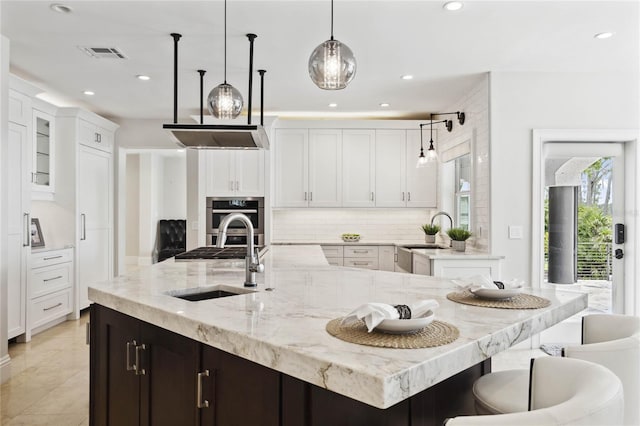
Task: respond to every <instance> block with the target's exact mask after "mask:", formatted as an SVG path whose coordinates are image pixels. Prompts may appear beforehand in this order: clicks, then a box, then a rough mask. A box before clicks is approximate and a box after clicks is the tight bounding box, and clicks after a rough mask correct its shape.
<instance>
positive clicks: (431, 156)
mask: <svg viewBox="0 0 640 426" xmlns="http://www.w3.org/2000/svg"><path fill="white" fill-rule="evenodd" d="M450 114H456V115H457V117H458V123H460V125H461V126H462V125H463V124H464V121H465V115H464V112H460V111H457V112H441V113H437V114H431V115H430V117H429V122H428V123H423V124H420V155H418V162H417V163H416V167H418V168H419V167H425V166H426V165H427V163H432V162H435V161H438V153H437V152H436V149H435V148H434V146H433V125H434V124H439V123H444V125H445V128H446V129H447V131H449V132H451V130H453V120H440V121H433V116H434V115H450ZM426 125H429V135H430V138H429V148H428V149H427V153H426V155H425V153H424V146H423V142H422V127H423V126H426Z"/></svg>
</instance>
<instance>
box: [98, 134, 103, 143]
mask: <svg viewBox="0 0 640 426" xmlns="http://www.w3.org/2000/svg"><path fill="white" fill-rule="evenodd" d="M98 143H102V134H100V133H98Z"/></svg>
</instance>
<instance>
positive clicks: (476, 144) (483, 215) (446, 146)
mask: <svg viewBox="0 0 640 426" xmlns="http://www.w3.org/2000/svg"><path fill="white" fill-rule="evenodd" d="M455 111H462V112H464V113H465V116H466V118H465V123H464V125H460V124H459V123H458V120H457V118H456V116H455V115H442V116H436V117H435V118H437V119H451V120H453V131H452V132H450V133H449V132H447V131H446V130H445V129H443V128H442V125H438V128H439V129H440V130H439V131H438V153H439V154H440V157H441V158H442V157H443V156H442V153H443V152H444V151H447V150H454V149H455V148H454V147H459V146H460V144H463V143H465V142H466V141H471V154H472V155H471V164H472V166H471V167H472V170H473V179H472V182H471V209H472V210H471V232H472V233H473V237H472V239H471V240H470V241H471V242H472V244H473V245H474V246H475V247H476V248H478V249H480V250H491V252H492V253H494V254H502V253H499V252H496V251H495V250H493V248H492V246H491V240H490V235H491V222H490V216H491V214H490V213H491V212H490V200H491V194H490V185H489V182H490V175H491V161H490V152H489V140H490V133H489V130H490V129H489V75H488V74H487V75H486V76H485V78H483V79H482V81H481V82H480V83H478V84H477V85H476V86H474V87H473V88H472V89H471V90H470V91H469V93H467V94H466V95H465V96H464V97H463V98H462V99H460V100H459V101H458V102H455V103H454V104H453V105H450V106H448V107H447V108H445V110H443V112H455ZM443 178H444V176H443ZM448 178H451V176H448ZM447 196H448V195H447V194H443V197H447ZM445 204H447V203H444V202H442V203H441V205H442V206H443V208H444V205H445ZM448 213H450V214H451V215H452V216H453V213H454V212H453V211H448Z"/></svg>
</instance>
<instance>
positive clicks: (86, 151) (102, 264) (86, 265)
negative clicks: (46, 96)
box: [56, 108, 118, 316]
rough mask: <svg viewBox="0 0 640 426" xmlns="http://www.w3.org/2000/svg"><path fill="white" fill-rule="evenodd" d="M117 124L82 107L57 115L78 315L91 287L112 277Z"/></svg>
mask: <svg viewBox="0 0 640 426" xmlns="http://www.w3.org/2000/svg"><path fill="white" fill-rule="evenodd" d="M117 127H118V126H117V125H116V124H114V123H112V122H110V121H108V120H106V119H104V118H102V117H100V116H98V115H95V114H93V113H90V112H88V111H84V110H81V109H78V108H61V109H59V110H58V113H57V116H56V128H57V130H56V136H57V138H56V152H57V153H58V154H59V155H58V156H57V160H56V162H57V170H58V173H57V175H58V178H57V189H56V201H57V202H58V203H59V204H61V205H62V207H63V208H65V209H67V210H69V211H71V212H73V214H72V215H71V223H70V224H68V225H70V228H71V232H72V233H73V235H72V237H71V243H72V244H73V245H75V247H76V250H75V253H74V263H75V276H74V281H73V282H74V283H75V286H74V288H73V291H72V293H71V295H72V296H73V297H72V300H73V301H74V303H73V306H74V309H73V312H74V315H76V316H77V315H78V313H79V310H80V309H84V308H86V307H88V306H89V299H88V294H87V289H88V287H89V286H90V285H91V284H92V283H96V282H101V281H106V280H109V279H111V278H112V277H113V271H114V243H113V210H114V207H113V206H114V204H113V191H114V188H113V173H114V171H113V154H112V151H113V145H114V143H115V139H114V133H115V130H116V129H117ZM60 154H62V155H60ZM62 297H63V296H62V295H60V298H62ZM58 302H61V300H58V301H57V302H56V303H58Z"/></svg>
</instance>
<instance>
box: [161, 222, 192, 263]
mask: <svg viewBox="0 0 640 426" xmlns="http://www.w3.org/2000/svg"><path fill="white" fill-rule="evenodd" d="M186 237H187V221H186V220H184V219H162V220H160V222H159V223H158V262H162V261H163V260H165V259H168V258H170V257H173V256H175V255H176V254H179V253H183V252H184V251H186V247H187V238H186Z"/></svg>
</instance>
